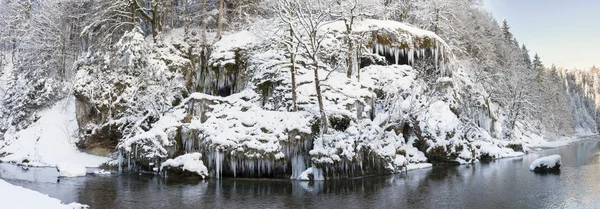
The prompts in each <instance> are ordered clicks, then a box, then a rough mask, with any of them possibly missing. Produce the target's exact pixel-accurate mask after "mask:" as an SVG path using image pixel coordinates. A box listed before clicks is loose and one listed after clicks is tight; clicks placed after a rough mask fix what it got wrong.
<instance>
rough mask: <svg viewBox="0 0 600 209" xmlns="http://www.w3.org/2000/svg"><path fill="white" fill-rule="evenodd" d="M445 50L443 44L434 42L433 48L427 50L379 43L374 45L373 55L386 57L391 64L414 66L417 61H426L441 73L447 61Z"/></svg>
mask: <svg viewBox="0 0 600 209" xmlns="http://www.w3.org/2000/svg"><path fill="white" fill-rule="evenodd" d="M444 50H445V48H444V46H443V44H441V43H438V42H437V41H436V42H434V44H433V46H430V47H427V48H417V47H414V46H413V47H404V48H401V47H397V46H391V45H384V44H380V43H377V42H375V43H374V44H373V53H374V54H378V55H380V56H383V57H385V58H386V60H387V61H388V63H389V64H396V65H411V66H413V65H414V64H415V63H416V62H417V61H419V60H424V61H427V62H432V64H433V65H434V67H435V69H439V70H440V71H443V70H444V64H445V59H447V58H446V57H445V55H444Z"/></svg>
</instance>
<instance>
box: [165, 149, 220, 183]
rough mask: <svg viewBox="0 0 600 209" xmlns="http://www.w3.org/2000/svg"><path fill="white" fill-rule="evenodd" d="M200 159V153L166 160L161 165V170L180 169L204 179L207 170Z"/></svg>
mask: <svg viewBox="0 0 600 209" xmlns="http://www.w3.org/2000/svg"><path fill="white" fill-rule="evenodd" d="M201 158H202V154H200V153H197V152H196V153H188V154H185V155H181V156H179V157H176V158H175V159H168V160H167V161H165V162H164V163H163V164H162V165H161V169H163V168H164V167H181V169H182V170H184V171H189V172H192V173H196V174H198V175H200V176H202V178H205V177H207V176H208V169H207V168H206V166H205V165H204V163H203V162H202V160H200V159H201Z"/></svg>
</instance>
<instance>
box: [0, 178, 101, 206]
mask: <svg viewBox="0 0 600 209" xmlns="http://www.w3.org/2000/svg"><path fill="white" fill-rule="evenodd" d="M0 205H1V206H2V208H19V209H38V208H46V209H82V208H89V206H87V205H82V204H79V203H71V204H68V205H65V204H63V203H62V202H61V201H60V200H58V199H55V198H51V197H49V196H48V195H46V194H42V193H39V192H36V191H33V190H29V189H25V188H23V187H20V186H15V185H12V184H9V183H8V182H6V181H4V180H2V179H0Z"/></svg>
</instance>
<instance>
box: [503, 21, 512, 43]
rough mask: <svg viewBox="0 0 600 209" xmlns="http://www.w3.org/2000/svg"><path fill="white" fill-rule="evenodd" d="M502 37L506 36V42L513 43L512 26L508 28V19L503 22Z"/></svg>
mask: <svg viewBox="0 0 600 209" xmlns="http://www.w3.org/2000/svg"><path fill="white" fill-rule="evenodd" d="M502 35H504V39H506V41H513V35H512V33H511V32H510V26H508V21H507V20H506V19H504V20H503V21H502Z"/></svg>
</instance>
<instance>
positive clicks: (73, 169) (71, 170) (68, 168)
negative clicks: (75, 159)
mask: <svg viewBox="0 0 600 209" xmlns="http://www.w3.org/2000/svg"><path fill="white" fill-rule="evenodd" d="M56 170H58V172H59V176H62V177H78V176H85V174H86V169H85V166H83V165H76V164H58V165H57V166H56Z"/></svg>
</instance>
